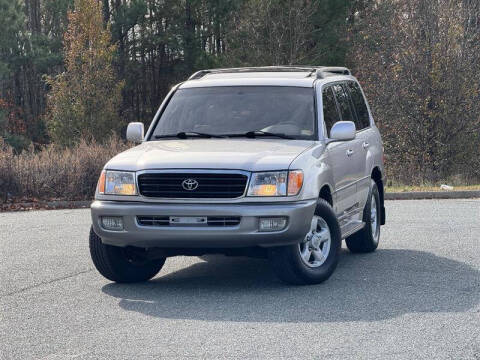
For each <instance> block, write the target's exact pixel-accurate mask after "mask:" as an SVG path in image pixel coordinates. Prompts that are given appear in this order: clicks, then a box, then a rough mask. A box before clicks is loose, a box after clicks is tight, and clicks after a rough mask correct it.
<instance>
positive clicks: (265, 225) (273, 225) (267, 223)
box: [258, 217, 287, 231]
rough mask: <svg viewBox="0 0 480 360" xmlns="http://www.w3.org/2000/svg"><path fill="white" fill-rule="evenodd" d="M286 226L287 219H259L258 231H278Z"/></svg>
mask: <svg viewBox="0 0 480 360" xmlns="http://www.w3.org/2000/svg"><path fill="white" fill-rule="evenodd" d="M285 226H287V218H285V217H274V218H260V223H259V226H258V229H259V230H260V231H280V230H283V229H285Z"/></svg>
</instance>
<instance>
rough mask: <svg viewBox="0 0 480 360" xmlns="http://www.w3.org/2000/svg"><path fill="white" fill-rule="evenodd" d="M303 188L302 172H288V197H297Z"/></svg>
mask: <svg viewBox="0 0 480 360" xmlns="http://www.w3.org/2000/svg"><path fill="white" fill-rule="evenodd" d="M302 186H303V171H302V170H293V171H289V172H288V195H289V196H294V195H298V193H299V192H300V190H301V189H302Z"/></svg>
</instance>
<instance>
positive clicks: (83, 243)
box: [0, 200, 480, 360]
mask: <svg viewBox="0 0 480 360" xmlns="http://www.w3.org/2000/svg"><path fill="white" fill-rule="evenodd" d="M386 207H387V225H386V226H385V227H383V228H382V237H381V245H380V247H379V249H378V251H377V252H375V253H373V254H366V255H353V254H350V253H349V252H348V251H347V250H345V249H344V250H343V251H342V256H341V262H340V264H339V267H338V268H337V270H336V272H335V273H334V275H333V276H332V277H331V278H330V280H328V281H327V282H326V283H324V284H321V285H317V286H309V287H294V286H286V285H284V284H282V283H280V282H279V281H278V280H277V279H276V278H275V276H274V275H273V273H272V271H271V270H270V267H269V265H268V263H267V262H266V261H263V260H258V259H247V258H227V257H223V256H209V257H205V258H201V259H200V258H195V257H191V258H189V257H178V258H171V259H168V260H167V263H166V265H165V267H164V269H163V270H162V271H161V273H160V274H159V275H158V276H157V277H156V278H155V279H153V280H152V281H150V282H148V283H144V284H140V285H118V284H113V283H110V282H108V281H107V280H105V279H103V278H102V277H101V276H100V275H99V274H98V273H97V272H96V271H95V270H94V269H93V265H92V263H91V261H90V257H89V252H88V241H87V239H88V231H89V226H90V215H89V210H85V209H83V210H52V211H32V212H23V213H18V212H17V213H0V284H1V286H0V358H1V359H31V358H34V359H70V358H75V359H77V358H78V359H98V358H107V359H133V358H135V359H158V358H168V359H169V358H215V359H218V358H229V359H239V358H248V359H254V358H259V359H277V358H299V359H309V358H312V359H313V358H316V359H318V358H322V359H391V358H392V359H476V360H478V359H480V201H479V200H418V201H388V202H387V203H386Z"/></svg>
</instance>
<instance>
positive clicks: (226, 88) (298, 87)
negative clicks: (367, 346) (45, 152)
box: [90, 66, 385, 284]
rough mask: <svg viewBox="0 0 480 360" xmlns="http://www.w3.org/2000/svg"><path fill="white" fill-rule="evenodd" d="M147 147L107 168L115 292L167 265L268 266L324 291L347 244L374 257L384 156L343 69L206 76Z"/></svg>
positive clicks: (160, 115)
mask: <svg viewBox="0 0 480 360" xmlns="http://www.w3.org/2000/svg"><path fill="white" fill-rule="evenodd" d="M127 138H128V139H129V140H131V141H134V142H138V143H140V145H138V146H136V147H134V148H132V149H130V150H127V151H125V152H123V153H121V154H119V155H117V156H115V157H114V158H113V159H111V160H110V161H109V162H108V163H107V164H106V165H105V168H104V170H103V171H102V173H101V176H100V179H99V182H98V186H97V190H96V194H95V201H94V202H93V203H92V206H91V213H92V222H93V225H92V229H91V232H90V252H91V256H92V260H93V263H94V264H95V266H96V268H97V269H98V271H99V272H100V273H101V274H102V275H103V276H105V277H106V278H107V279H110V280H112V281H116V282H137V281H145V280H148V279H150V278H152V277H153V276H155V275H156V274H157V273H158V272H159V271H160V269H161V268H162V266H163V264H164V263H165V259H166V258H167V257H170V256H177V255H192V256H201V255H204V254H209V253H217V254H226V255H242V256H245V255H251V256H262V257H265V258H268V259H269V261H270V262H271V264H272V266H273V268H274V270H275V272H276V273H277V274H278V276H279V277H280V279H282V280H284V281H286V282H288V283H294V284H316V283H320V282H322V281H324V280H326V279H327V278H328V277H329V276H330V275H331V274H332V272H333V271H334V269H335V267H336V265H337V261H338V257H339V250H340V248H341V243H342V239H345V240H346V244H347V247H348V248H349V249H350V251H352V252H371V251H374V250H375V249H376V248H377V246H378V241H379V237H380V225H383V224H384V223H385V208H384V205H383V204H384V201H383V199H384V196H383V194H384V188H383V186H384V184H385V171H384V167H383V148H382V141H381V138H380V133H379V131H378V129H377V127H376V126H375V123H374V121H373V118H372V115H371V112H370V110H369V107H368V104H367V102H366V101H365V98H364V95H363V92H362V89H361V87H360V85H359V84H358V82H357V80H356V79H355V78H354V77H353V76H351V74H350V71H349V70H348V69H346V68H339V67H311V66H280V67H278V66H276V67H258V68H236V69H215V70H203V71H199V72H197V73H195V74H193V75H192V76H191V77H190V78H189V79H188V80H187V81H185V82H183V83H181V84H179V85H177V86H175V87H174V88H173V89H172V90H171V91H170V93H169V94H168V95H167V97H166V98H165V100H164V101H163V103H162V104H161V106H160V108H159V110H158V112H157V114H156V115H155V118H154V119H153V121H152V124H151V125H150V127H149V129H148V131H147V133H146V135H144V128H143V124H142V123H130V124H129V126H128V129H127Z"/></svg>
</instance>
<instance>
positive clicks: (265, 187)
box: [247, 170, 303, 196]
mask: <svg viewBox="0 0 480 360" xmlns="http://www.w3.org/2000/svg"><path fill="white" fill-rule="evenodd" d="M302 185H303V172H302V171H301V170H295V171H271V172H263V173H253V174H252V178H251V180H250V186H249V187H248V192H247V196H287V194H288V196H294V195H297V194H298V193H299V192H300V190H301V188H302Z"/></svg>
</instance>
